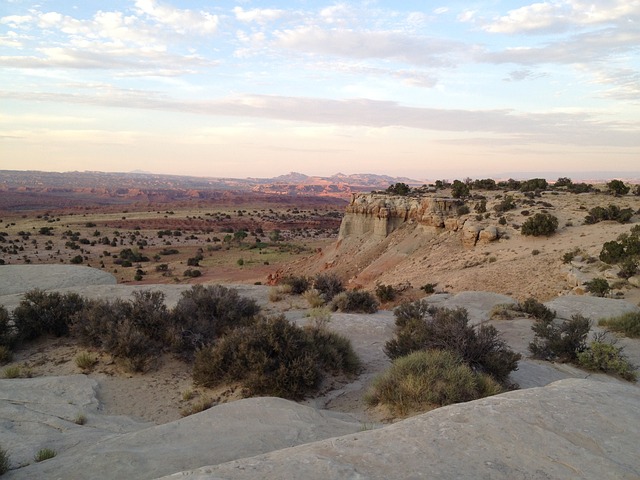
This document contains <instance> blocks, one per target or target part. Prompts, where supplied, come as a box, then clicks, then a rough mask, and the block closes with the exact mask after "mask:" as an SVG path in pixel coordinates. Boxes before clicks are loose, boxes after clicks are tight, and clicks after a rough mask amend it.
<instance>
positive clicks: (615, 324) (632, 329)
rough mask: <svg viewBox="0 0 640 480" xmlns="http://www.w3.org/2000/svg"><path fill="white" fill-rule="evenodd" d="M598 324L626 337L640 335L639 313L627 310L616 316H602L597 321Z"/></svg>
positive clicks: (637, 336)
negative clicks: (627, 311)
mask: <svg viewBox="0 0 640 480" xmlns="http://www.w3.org/2000/svg"><path fill="white" fill-rule="evenodd" d="M598 325H600V326H601V327H605V328H606V329H607V330H611V331H613V332H618V333H621V334H623V335H624V336H626V337H631V338H639V337H640V313H638V312H629V313H624V314H622V315H619V316H617V317H611V318H603V319H602V320H600V321H598Z"/></svg>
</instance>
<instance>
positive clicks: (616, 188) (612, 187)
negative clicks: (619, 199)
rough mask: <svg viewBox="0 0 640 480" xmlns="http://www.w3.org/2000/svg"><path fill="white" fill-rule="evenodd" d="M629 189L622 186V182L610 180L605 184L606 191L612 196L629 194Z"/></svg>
mask: <svg viewBox="0 0 640 480" xmlns="http://www.w3.org/2000/svg"><path fill="white" fill-rule="evenodd" d="M629 189H630V187H628V186H627V185H625V184H624V182H623V181H622V180H611V181H610V182H609V183H607V190H608V191H609V193H612V194H614V195H626V194H627V193H629Z"/></svg>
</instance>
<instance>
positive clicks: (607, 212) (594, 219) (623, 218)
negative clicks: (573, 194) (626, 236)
mask: <svg viewBox="0 0 640 480" xmlns="http://www.w3.org/2000/svg"><path fill="white" fill-rule="evenodd" d="M632 216H633V210H632V209H631V208H620V207H618V206H616V205H609V206H608V207H607V208H604V207H594V208H592V209H591V210H589V214H588V215H587V216H586V217H585V218H584V223H585V224H587V225H593V224H594V223H598V222H602V221H605V220H615V221H616V222H618V223H627V222H628V221H629V220H631V217H632Z"/></svg>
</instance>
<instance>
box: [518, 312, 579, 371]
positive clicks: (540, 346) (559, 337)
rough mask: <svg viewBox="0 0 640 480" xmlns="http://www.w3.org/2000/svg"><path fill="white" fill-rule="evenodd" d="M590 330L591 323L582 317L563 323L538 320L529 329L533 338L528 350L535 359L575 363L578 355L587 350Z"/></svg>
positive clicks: (546, 319) (574, 317)
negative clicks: (533, 334) (532, 333)
mask: <svg viewBox="0 0 640 480" xmlns="http://www.w3.org/2000/svg"><path fill="white" fill-rule="evenodd" d="M590 328H591V323H590V322H589V320H588V319H587V318H585V317H583V316H582V315H573V316H572V317H571V320H565V321H563V322H555V321H554V320H553V319H550V318H538V319H537V320H536V323H535V324H534V325H533V326H532V327H531V329H532V330H533V331H534V333H535V337H534V340H533V342H531V343H530V344H529V350H530V351H531V353H532V354H533V356H534V357H535V358H540V359H543V360H559V361H561V362H575V361H576V359H577V358H578V354H579V353H580V352H584V351H585V350H586V349H587V335H588V334H589V329H590Z"/></svg>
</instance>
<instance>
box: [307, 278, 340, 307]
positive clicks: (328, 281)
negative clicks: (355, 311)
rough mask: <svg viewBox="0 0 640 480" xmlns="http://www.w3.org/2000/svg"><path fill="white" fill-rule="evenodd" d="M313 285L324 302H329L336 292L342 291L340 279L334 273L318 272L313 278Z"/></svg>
mask: <svg viewBox="0 0 640 480" xmlns="http://www.w3.org/2000/svg"><path fill="white" fill-rule="evenodd" d="M313 286H314V288H315V289H316V290H318V291H319V292H320V294H321V295H322V297H323V298H324V300H325V302H330V301H331V300H332V299H333V297H335V296H336V295H337V294H339V293H341V292H344V284H343V283H342V280H340V278H339V277H338V276H337V275H336V274H334V273H319V274H318V275H316V277H315V279H314V280H313Z"/></svg>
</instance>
